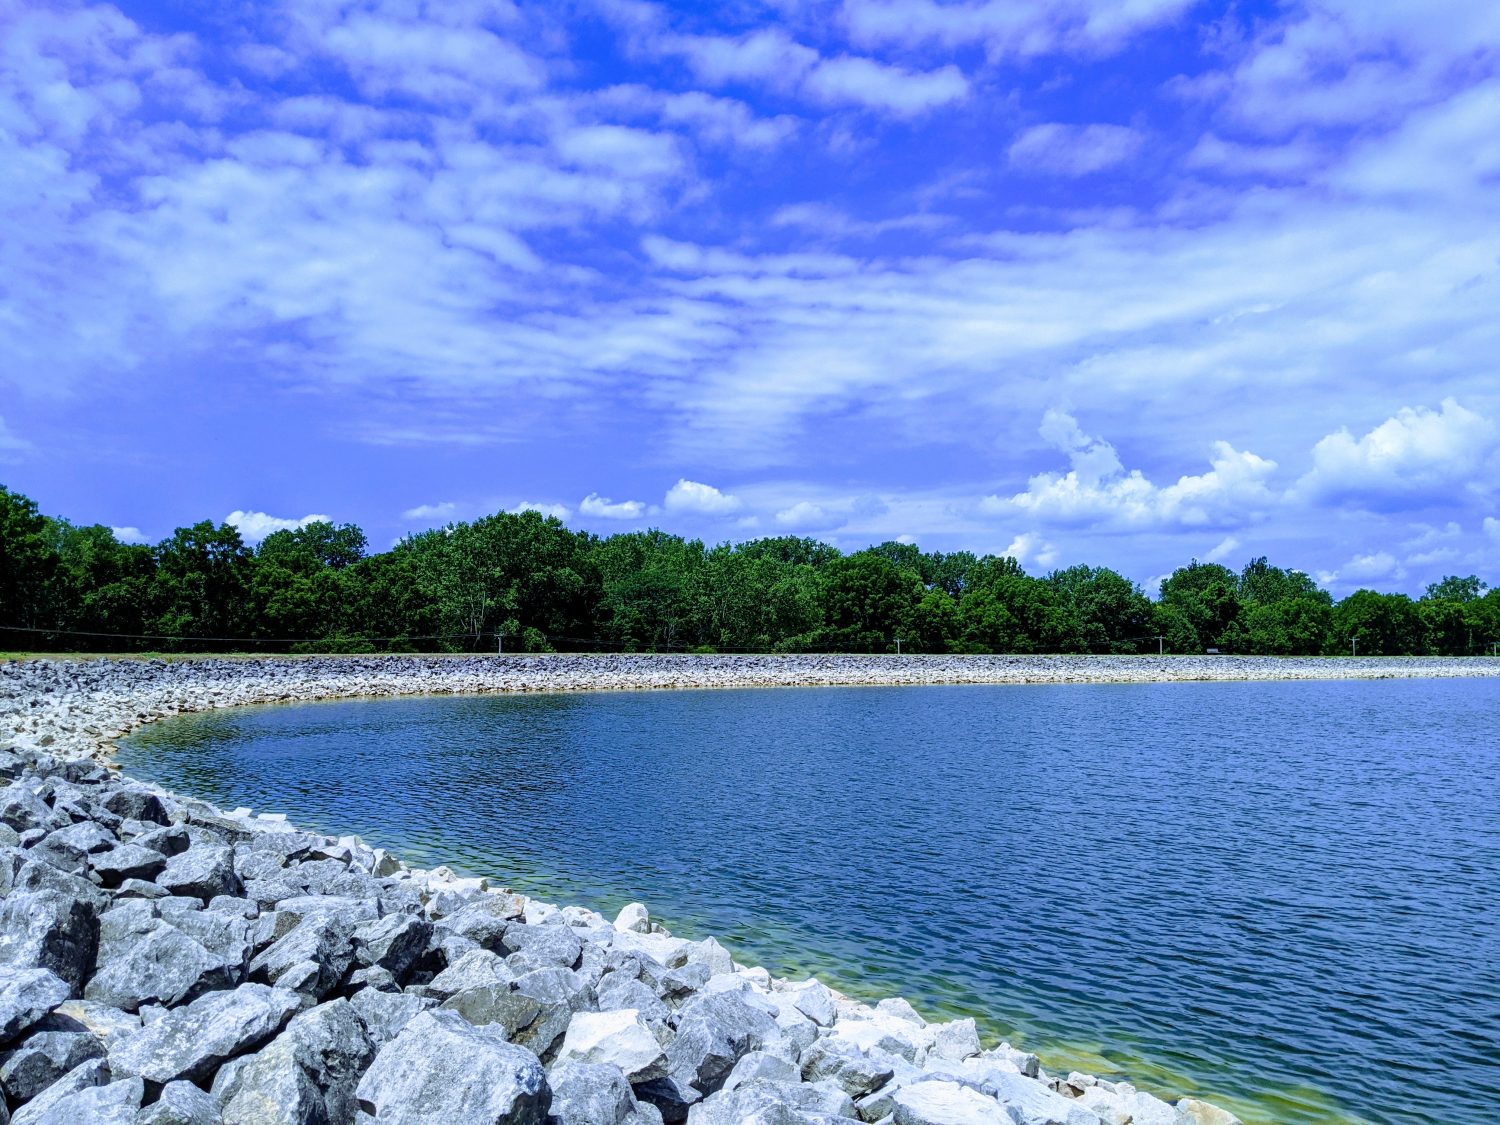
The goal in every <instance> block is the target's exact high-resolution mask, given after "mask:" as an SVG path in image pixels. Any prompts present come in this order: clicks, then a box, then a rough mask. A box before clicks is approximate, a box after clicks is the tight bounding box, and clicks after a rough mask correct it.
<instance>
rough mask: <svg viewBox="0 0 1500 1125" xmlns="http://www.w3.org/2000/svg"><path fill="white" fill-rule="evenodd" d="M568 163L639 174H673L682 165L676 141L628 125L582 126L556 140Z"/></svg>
mask: <svg viewBox="0 0 1500 1125" xmlns="http://www.w3.org/2000/svg"><path fill="white" fill-rule="evenodd" d="M553 144H554V145H555V146H556V148H557V151H558V153H559V154H560V155H561V156H562V158H563V159H564V160H565V161H567V162H568V163H569V164H576V165H579V166H581V167H584V168H592V169H602V170H604V171H607V172H614V173H622V174H626V173H628V174H630V175H636V176H648V177H656V176H673V175H676V174H677V173H678V172H679V171H680V170H681V168H682V157H681V156H680V155H679V154H678V152H677V140H676V138H675V137H673V136H670V135H669V134H666V133H653V132H650V131H649V130H646V129H634V128H630V127H629V126H625V125H580V126H577V127H575V128H572V129H568V130H566V131H565V132H563V133H560V134H559V135H558V136H557V137H556V138H555V139H554V140H553Z"/></svg>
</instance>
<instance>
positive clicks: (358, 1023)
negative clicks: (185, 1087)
mask: <svg viewBox="0 0 1500 1125" xmlns="http://www.w3.org/2000/svg"><path fill="white" fill-rule="evenodd" d="M374 1057H375V1048H374V1046H373V1045H372V1044H371V1042H370V1038H369V1035H368V1034H367V1033H366V1031H365V1025H364V1022H363V1021H362V1020H361V1019H360V1017H359V1014H358V1012H357V1011H356V1010H355V1008H354V1006H353V1005H351V1004H350V1003H349V1001H347V1000H342V999H340V1000H333V1001H330V1002H329V1003H327V1004H320V1005H319V1006H318V1007H316V1008H313V1009H311V1010H310V1011H306V1012H303V1013H302V1014H301V1015H299V1016H297V1017H295V1018H294V1019H293V1020H292V1022H291V1023H289V1024H288V1025H287V1028H286V1030H285V1031H283V1032H282V1033H281V1034H280V1035H278V1036H277V1037H276V1038H275V1039H274V1040H273V1041H272V1042H271V1044H270V1045H269V1046H267V1047H266V1048H265V1049H264V1050H262V1051H260V1052H259V1053H258V1054H256V1055H255V1056H254V1057H253V1058H251V1060H250V1061H249V1063H248V1064H246V1065H245V1066H244V1067H243V1068H242V1069H241V1070H240V1071H239V1072H238V1074H237V1075H236V1077H235V1082H234V1091H233V1093H232V1095H231V1096H230V1097H229V1098H228V1099H227V1100H226V1101H225V1103H224V1118H225V1120H226V1121H232V1122H235V1123H236V1125H271V1123H274V1122H284V1123H285V1125H307V1123H312V1122H326V1123H329V1125H335V1123H337V1125H343V1123H346V1122H349V1121H352V1120H353V1119H354V1115H355V1110H356V1105H355V1097H354V1088H355V1086H356V1085H357V1084H358V1082H359V1077H360V1075H361V1074H362V1073H364V1071H365V1068H366V1067H368V1066H369V1065H370V1061H371V1060H372V1059H373V1058H374Z"/></svg>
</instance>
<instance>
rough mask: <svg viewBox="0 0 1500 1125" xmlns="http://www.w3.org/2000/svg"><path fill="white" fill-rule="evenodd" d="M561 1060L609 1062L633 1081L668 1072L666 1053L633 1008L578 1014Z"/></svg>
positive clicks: (567, 1035) (574, 1017)
mask: <svg viewBox="0 0 1500 1125" xmlns="http://www.w3.org/2000/svg"><path fill="white" fill-rule="evenodd" d="M557 1061H558V1062H559V1063H561V1062H568V1061H572V1062H581V1063H606V1064H608V1065H610V1066H612V1067H614V1068H616V1069H618V1070H619V1071H620V1072H621V1073H623V1074H624V1075H625V1077H626V1078H627V1079H628V1080H629V1081H631V1082H649V1081H650V1080H651V1079H653V1078H663V1077H665V1076H666V1073H667V1056H666V1052H664V1051H663V1050H662V1048H661V1044H660V1043H659V1042H657V1039H656V1035H655V1034H654V1033H653V1032H652V1031H651V1029H650V1028H649V1027H647V1026H646V1024H645V1022H644V1021H643V1020H642V1019H641V1018H640V1014H639V1013H638V1012H636V1011H635V1010H634V1009H632V1008H621V1009H619V1010H618V1011H613V1012H575V1013H574V1014H573V1018H572V1020H571V1021H570V1022H569V1023H568V1030H567V1033H566V1034H565V1035H564V1036H563V1042H562V1047H561V1048H559V1050H558V1052H557Z"/></svg>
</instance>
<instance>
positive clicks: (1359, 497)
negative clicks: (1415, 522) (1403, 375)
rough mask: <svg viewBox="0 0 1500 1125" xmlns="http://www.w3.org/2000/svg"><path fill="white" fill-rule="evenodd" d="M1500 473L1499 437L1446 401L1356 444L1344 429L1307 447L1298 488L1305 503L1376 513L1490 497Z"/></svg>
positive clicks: (1399, 416)
mask: <svg viewBox="0 0 1500 1125" xmlns="http://www.w3.org/2000/svg"><path fill="white" fill-rule="evenodd" d="M1497 471H1500V429H1497V427H1496V425H1495V424H1494V423H1493V422H1492V421H1490V419H1488V418H1486V417H1485V416H1483V415H1481V414H1479V413H1477V412H1475V411H1473V410H1469V409H1467V408H1466V407H1464V406H1462V405H1460V404H1459V403H1458V401H1457V400H1456V399H1453V398H1445V399H1444V400H1443V401H1442V403H1441V405H1440V406H1439V408H1438V409H1437V410H1431V409H1428V408H1427V407H1422V406H1418V407H1403V408H1402V409H1401V410H1399V411H1397V413H1396V414H1395V415H1394V416H1392V417H1390V418H1387V419H1386V420H1385V421H1384V422H1381V423H1380V424H1379V425H1378V426H1376V427H1375V428H1374V429H1372V430H1370V431H1369V432H1368V433H1366V434H1364V435H1363V436H1362V437H1358V438H1356V437H1355V436H1354V435H1353V434H1351V433H1350V432H1349V431H1348V430H1347V429H1342V430H1339V431H1338V432H1337V433H1333V434H1329V435H1328V436H1327V437H1325V438H1323V439H1322V440H1321V441H1319V442H1318V444H1317V445H1316V446H1314V447H1313V467H1312V471H1311V472H1309V473H1308V474H1307V475H1306V476H1304V477H1303V478H1302V479H1301V480H1300V481H1299V482H1298V483H1297V486H1296V491H1297V493H1298V494H1299V495H1300V496H1303V497H1305V498H1307V499H1310V500H1324V501H1334V502H1338V503H1348V504H1353V505H1358V506H1363V507H1369V508H1371V509H1375V510H1395V509H1399V508H1403V507H1407V506H1409V505H1411V504H1414V503H1416V504H1420V503H1423V502H1426V501H1431V500H1435V499H1442V498H1447V497H1451V496H1452V494H1453V493H1454V492H1455V491H1470V492H1488V491H1489V490H1491V489H1492V488H1493V487H1494V485H1493V482H1494V479H1495V473H1496V472H1497Z"/></svg>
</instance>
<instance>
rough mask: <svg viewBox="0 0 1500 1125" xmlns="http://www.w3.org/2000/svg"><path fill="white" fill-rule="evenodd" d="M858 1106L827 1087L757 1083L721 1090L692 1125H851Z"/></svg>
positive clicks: (691, 1114)
mask: <svg viewBox="0 0 1500 1125" xmlns="http://www.w3.org/2000/svg"><path fill="white" fill-rule="evenodd" d="M854 1112H855V1111H854V1103H853V1102H851V1101H850V1100H849V1099H848V1097H846V1096H845V1095H843V1094H841V1093H840V1092H839V1091H837V1090H834V1089H832V1088H829V1087H824V1086H813V1085H805V1084H798V1083H795V1082H770V1081H766V1080H763V1079H757V1080H756V1081H753V1082H747V1083H745V1084H744V1085H742V1086H737V1087H735V1088H734V1089H733V1090H721V1091H719V1092H718V1093H715V1094H712V1095H710V1096H709V1097H708V1098H706V1099H705V1100H704V1101H702V1102H700V1103H699V1104H697V1105H695V1106H693V1107H692V1109H691V1110H689V1111H688V1117H687V1120H688V1125H849V1123H851V1122H854V1121H857V1120H858V1118H856V1117H855V1116H854Z"/></svg>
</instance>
